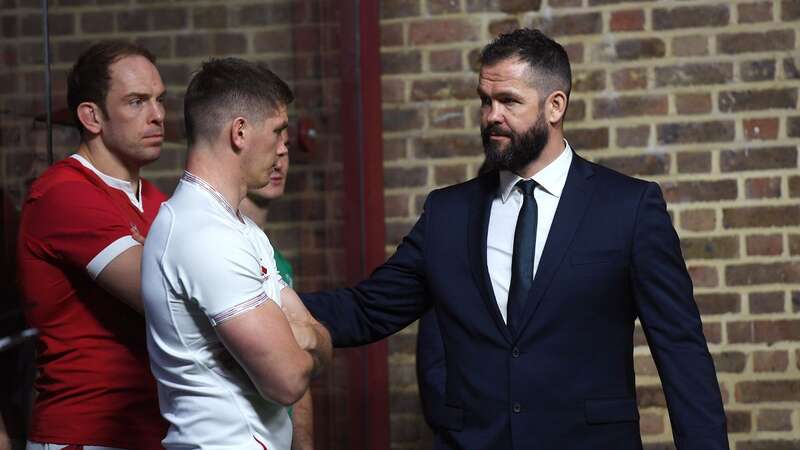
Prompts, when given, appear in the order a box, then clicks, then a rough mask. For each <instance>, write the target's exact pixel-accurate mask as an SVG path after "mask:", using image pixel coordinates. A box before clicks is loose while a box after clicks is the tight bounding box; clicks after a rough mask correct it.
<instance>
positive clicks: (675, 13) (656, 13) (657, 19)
mask: <svg viewBox="0 0 800 450" xmlns="http://www.w3.org/2000/svg"><path fill="white" fill-rule="evenodd" d="M729 20H730V11H729V10H728V6H727V5H708V6H680V7H677V8H671V9H654V10H653V29H654V30H673V29H676V28H694V27H721V26H725V25H727V24H728V21H729Z"/></svg>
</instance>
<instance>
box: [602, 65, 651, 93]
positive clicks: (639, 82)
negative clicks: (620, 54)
mask: <svg viewBox="0 0 800 450" xmlns="http://www.w3.org/2000/svg"><path fill="white" fill-rule="evenodd" d="M611 82H612V84H613V86H614V89H616V90H621V91H627V90H631V89H644V88H646V87H647V69H645V68H643V67H632V68H627V69H620V70H617V71H615V72H613V73H612V74H611Z"/></svg>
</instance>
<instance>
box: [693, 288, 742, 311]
mask: <svg viewBox="0 0 800 450" xmlns="http://www.w3.org/2000/svg"><path fill="white" fill-rule="evenodd" d="M694 300H695V302H697V308H698V309H699V310H700V313H701V314H702V315H703V316H710V315H716V314H727V313H738V312H739V311H741V309H742V307H741V299H740V298H739V294H733V293H714V294H696V295H695V296H694Z"/></svg>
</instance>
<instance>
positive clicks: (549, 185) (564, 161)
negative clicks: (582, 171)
mask: <svg viewBox="0 0 800 450" xmlns="http://www.w3.org/2000/svg"><path fill="white" fill-rule="evenodd" d="M571 164H572V147H570V146H569V142H567V140H566V139H564V150H563V151H562V152H561V154H560V155H558V158H556V159H555V160H553V162H551V163H550V164H548V165H547V166H546V167H545V168H544V169H542V170H540V171H539V172H537V173H536V174H535V175H534V176H532V177H530V178H527V179H529V180H533V181H535V182H536V183H537V184H538V185H539V186H540V187H541V188H542V189H543V190H544V191H545V192H547V193H549V194H550V195H552V196H554V197H556V198H560V197H561V192H562V191H563V190H564V185H565V184H566V183H567V174H568V173H569V166H570V165H571ZM522 179H523V178H522V177H521V176H519V175H517V174H515V173H513V172H509V171H507V170H503V171H501V172H500V186H499V187H498V193H499V194H500V198H501V200H502V201H503V203H505V202H507V201H508V198H509V197H510V196H511V193H512V192H514V187H515V186H516V184H517V181H519V180H522Z"/></svg>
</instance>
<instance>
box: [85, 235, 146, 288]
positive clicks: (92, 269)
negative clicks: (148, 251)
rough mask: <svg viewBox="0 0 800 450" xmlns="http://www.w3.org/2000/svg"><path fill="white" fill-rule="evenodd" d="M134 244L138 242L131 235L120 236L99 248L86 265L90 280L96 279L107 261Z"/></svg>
mask: <svg viewBox="0 0 800 450" xmlns="http://www.w3.org/2000/svg"><path fill="white" fill-rule="evenodd" d="M134 245H140V244H139V243H138V242H136V240H135V239H134V238H133V237H132V236H122V237H121V238H119V239H117V240H116V241H114V242H112V243H111V244H109V245H108V247H106V248H104V249H103V250H100V253H98V254H97V255H95V257H94V258H92V260H91V261H89V264H87V265H86V271H87V272H89V276H90V277H92V280H96V279H97V276H98V275H100V272H102V271H103V269H105V268H106V266H107V265H108V263H110V262H111V261H113V260H114V258H116V257H117V256H119V255H121V254H122V252H124V251H125V250H127V249H129V248H131V247H133V246H134Z"/></svg>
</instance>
